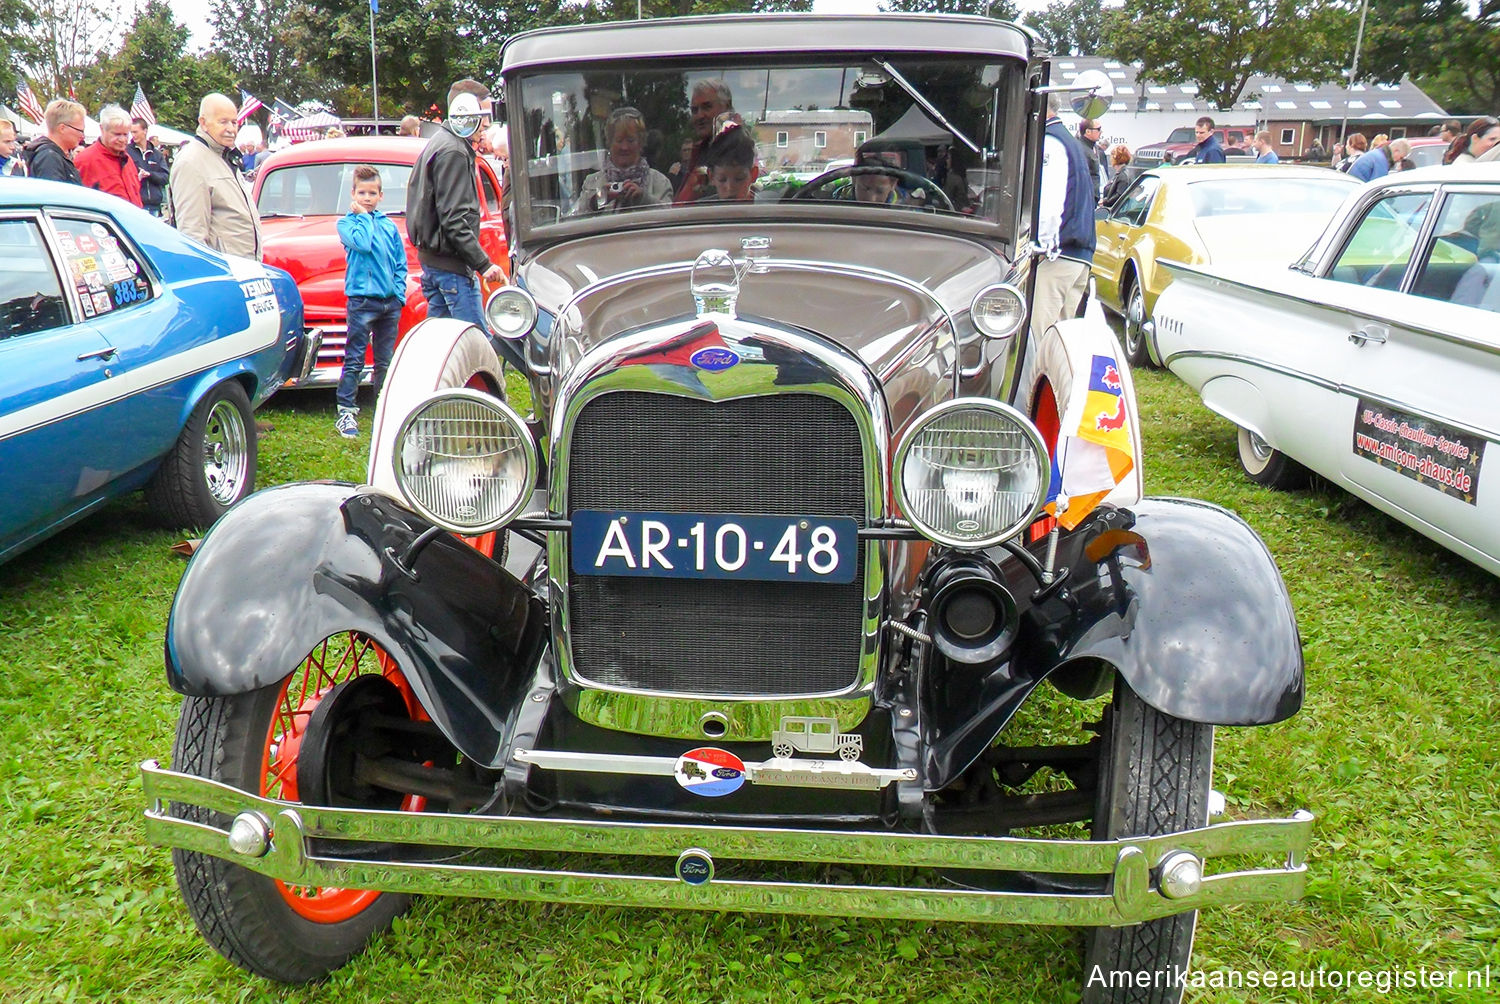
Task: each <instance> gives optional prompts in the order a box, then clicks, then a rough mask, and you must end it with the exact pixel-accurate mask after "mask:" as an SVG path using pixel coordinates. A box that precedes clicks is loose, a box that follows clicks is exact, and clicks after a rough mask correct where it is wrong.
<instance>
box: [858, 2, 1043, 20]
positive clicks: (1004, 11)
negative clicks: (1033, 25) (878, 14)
mask: <svg viewBox="0 0 1500 1004" xmlns="http://www.w3.org/2000/svg"><path fill="white" fill-rule="evenodd" d="M880 9H881V10H883V11H889V12H892V13H902V14H982V15H984V16H985V17H993V18H996V19H998V20H1001V21H1014V20H1015V19H1016V15H1017V12H1018V10H1019V8H1018V7H1017V6H1016V4H1015V0H882V2H881V4H880Z"/></svg>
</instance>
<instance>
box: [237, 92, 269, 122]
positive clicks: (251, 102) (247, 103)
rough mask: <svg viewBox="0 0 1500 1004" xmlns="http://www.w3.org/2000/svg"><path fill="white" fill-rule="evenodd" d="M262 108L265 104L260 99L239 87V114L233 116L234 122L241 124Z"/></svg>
mask: <svg viewBox="0 0 1500 1004" xmlns="http://www.w3.org/2000/svg"><path fill="white" fill-rule="evenodd" d="M264 107H265V104H264V103H263V102H262V101H261V100H260V98H257V97H256V96H255V95H254V94H251V93H250V92H249V91H247V90H245V89H244V88H243V87H241V88H240V113H239V115H237V116H235V121H236V122H240V123H243V122H244V121H245V120H246V119H247V118H249V117H250V116H251V115H254V114H255V113H256V112H257V111H259V110H260V109H262V108H264Z"/></svg>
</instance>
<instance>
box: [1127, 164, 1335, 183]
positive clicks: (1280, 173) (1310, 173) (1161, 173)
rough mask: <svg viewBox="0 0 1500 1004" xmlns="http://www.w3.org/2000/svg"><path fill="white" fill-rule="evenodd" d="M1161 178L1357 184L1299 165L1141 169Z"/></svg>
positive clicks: (1321, 169) (1327, 170)
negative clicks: (1313, 180)
mask: <svg viewBox="0 0 1500 1004" xmlns="http://www.w3.org/2000/svg"><path fill="white" fill-rule="evenodd" d="M1145 173H1146V174H1154V175H1156V176H1157V177H1158V178H1162V179H1163V180H1165V179H1169V178H1176V179H1178V181H1179V182H1192V181H1207V180H1208V179H1210V178H1212V179H1213V180H1215V181H1225V180H1229V179H1233V178H1256V179H1261V180H1264V179H1270V178H1281V179H1283V180H1285V179H1287V178H1332V179H1339V180H1345V181H1350V182H1353V183H1354V184H1356V185H1357V184H1359V183H1360V181H1359V179H1358V178H1350V177H1349V176H1348V175H1347V174H1343V173H1340V172H1338V171H1335V170H1333V169H1331V168H1327V167H1316V166H1312V165H1302V164H1179V165H1177V166H1176V167H1153V168H1152V169H1151V170H1149V171H1147V172H1145Z"/></svg>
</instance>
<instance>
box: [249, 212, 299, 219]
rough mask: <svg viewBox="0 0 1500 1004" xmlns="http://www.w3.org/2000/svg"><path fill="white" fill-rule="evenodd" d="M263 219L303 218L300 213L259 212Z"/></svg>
mask: <svg viewBox="0 0 1500 1004" xmlns="http://www.w3.org/2000/svg"><path fill="white" fill-rule="evenodd" d="M260 218H261V219H263V220H300V219H304V218H305V217H303V215H302V214H301V213H261V214H260Z"/></svg>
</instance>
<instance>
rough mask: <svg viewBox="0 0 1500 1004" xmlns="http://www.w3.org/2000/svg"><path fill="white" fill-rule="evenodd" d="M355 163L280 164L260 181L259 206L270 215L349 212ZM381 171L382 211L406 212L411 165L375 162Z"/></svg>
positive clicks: (262, 213) (317, 214)
mask: <svg viewBox="0 0 1500 1004" xmlns="http://www.w3.org/2000/svg"><path fill="white" fill-rule="evenodd" d="M358 166H359V164H357V163H354V162H335V163H330V164H293V165H291V166H288V167H278V168H276V169H275V170H273V171H271V172H270V173H268V174H267V175H266V176H265V177H264V178H263V179H262V180H261V183H260V194H259V195H257V196H256V199H255V207H256V210H257V211H258V212H259V213H260V215H261V216H262V217H268V216H343V215H344V214H345V213H347V212H348V211H349V193H350V191H352V190H353V188H354V169H355V168H356V167H358ZM371 166H372V167H374V168H375V169H376V170H378V171H379V172H380V186H381V190H382V192H383V198H382V199H381V202H380V211H381V212H382V213H385V214H386V215H388V216H392V215H396V214H399V213H405V212H406V179H407V178H409V177H410V176H411V165H410V164H372V165H371Z"/></svg>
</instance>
